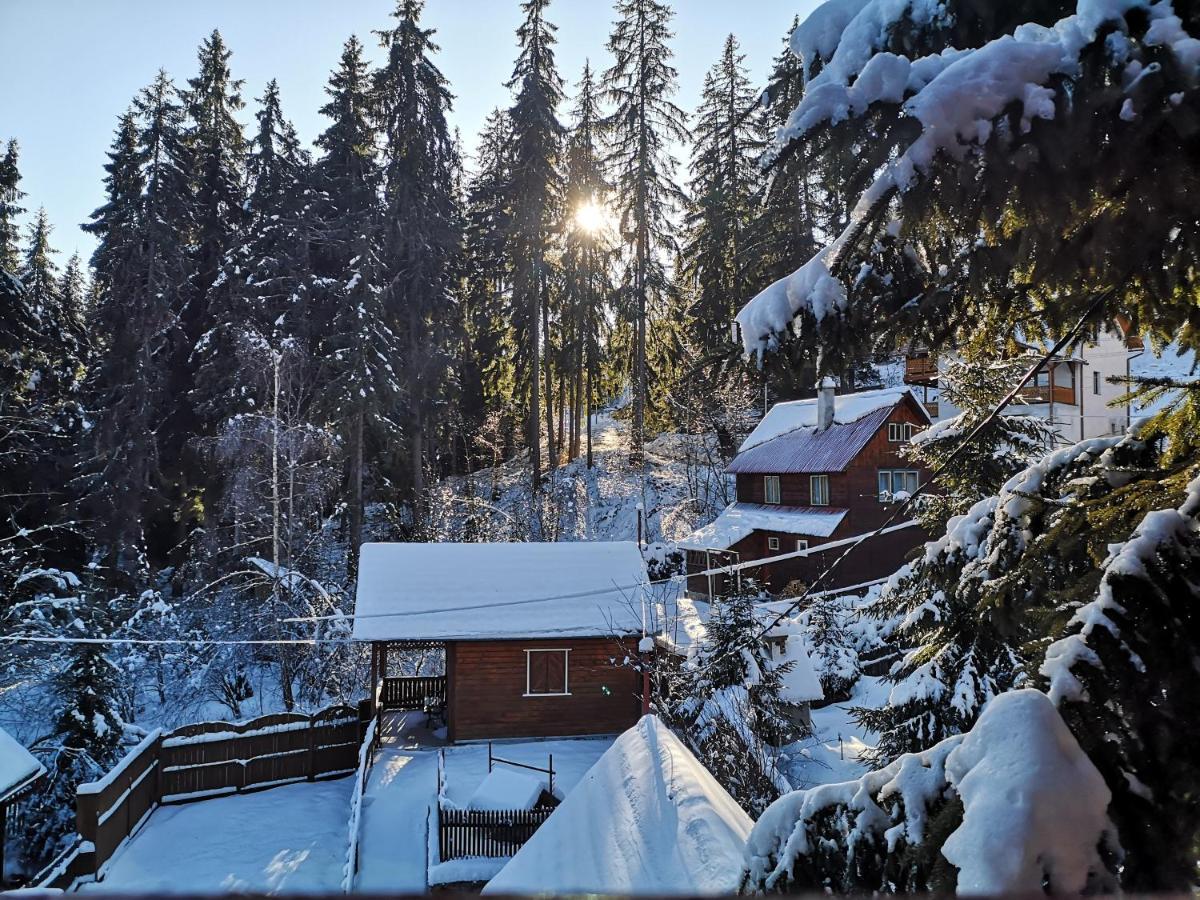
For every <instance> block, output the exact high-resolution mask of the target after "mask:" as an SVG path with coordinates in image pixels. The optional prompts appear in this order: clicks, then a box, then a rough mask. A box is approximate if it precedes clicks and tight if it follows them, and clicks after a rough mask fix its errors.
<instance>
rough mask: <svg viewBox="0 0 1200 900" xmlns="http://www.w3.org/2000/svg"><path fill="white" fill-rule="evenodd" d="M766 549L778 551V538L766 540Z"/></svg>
mask: <svg viewBox="0 0 1200 900" xmlns="http://www.w3.org/2000/svg"><path fill="white" fill-rule="evenodd" d="M767 549H768V550H778V549H779V538H777V537H769V538H767Z"/></svg>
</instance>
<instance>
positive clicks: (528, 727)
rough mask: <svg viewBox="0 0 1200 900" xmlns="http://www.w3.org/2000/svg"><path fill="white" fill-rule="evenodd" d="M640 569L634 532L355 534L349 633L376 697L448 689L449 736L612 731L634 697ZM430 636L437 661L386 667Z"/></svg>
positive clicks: (400, 700)
mask: <svg viewBox="0 0 1200 900" xmlns="http://www.w3.org/2000/svg"><path fill="white" fill-rule="evenodd" d="M645 582H646V569H645V564H644V562H643V560H642V555H641V551H640V550H639V549H638V546H637V544H635V543H633V542H613V543H600V542H570V543H504V544H453V543H436V544H415V543H402V544H401V543H397V544H364V545H363V547H362V553H361V556H360V560H359V570H358V594H357V600H356V605H355V613H354V638H355V639H356V640H360V641H368V642H370V643H371V646H372V655H371V658H372V674H371V681H372V684H373V685H376V686H377V697H378V699H379V701H380V702H381V703H383V704H384V705H385V706H386V705H388V704H392V705H396V706H400V705H404V704H406V703H409V702H411V701H413V700H414V699H417V700H419V699H420V698H414V697H409V696H406V695H407V694H412V693H413V692H414V691H422V692H426V693H429V694H433V695H440V696H441V697H444V700H445V719H446V728H447V737H448V738H449V740H451V741H471V740H490V739H500V738H529V737H563V736H573V735H592V734H615V733H618V732H621V731H624V730H625V729H627V728H629V727H630V726H631V725H633V724H634V722H636V721H637V718H638V715H639V713H640V711H641V678H640V676H639V675H638V673H637V672H636V671H635V669H634V668H633V667H632V666H630V665H629V664H628V660H629V658H630V657H631V656H635V655H636V653H637V647H638V642H639V639H640V637H641V635H642V623H643V622H644V621H646V613H645V611H644V610H643V603H644V602H646V596H645ZM431 646H432V647H441V648H444V649H445V671H444V672H443V673H442V674H441V675H436V676H431V677H425V678H424V679H413V678H402V677H399V676H398V673H396V674H394V673H390V672H389V671H388V668H387V665H388V664H387V660H388V658H389V655H390V654H389V652H388V651H389V649H392V648H405V647H408V648H411V647H431Z"/></svg>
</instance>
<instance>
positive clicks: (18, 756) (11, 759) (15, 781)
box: [0, 728, 45, 799]
mask: <svg viewBox="0 0 1200 900" xmlns="http://www.w3.org/2000/svg"><path fill="white" fill-rule="evenodd" d="M44 771H45V767H44V766H43V765H42V764H41V763H40V762H38V761H37V758H36V757H34V755H33V754H32V753H30V752H29V751H28V750H26V749H25V747H24V745H23V744H21V742H20V741H18V740H17V739H16V738H14V737H13V736H12V735H11V734H9V733H8V732H7V731H5V730H4V729H3V728H0V799H2V798H6V797H7V796H8V795H9V794H10V793H11V792H12V790H13V789H14V788H19V787H21V786H23V785H24V784H25V783H26V782H28V781H29V779H31V778H33V777H34V776H36V775H40V774H41V773H42V772H44Z"/></svg>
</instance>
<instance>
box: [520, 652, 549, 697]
mask: <svg viewBox="0 0 1200 900" xmlns="http://www.w3.org/2000/svg"><path fill="white" fill-rule="evenodd" d="M526 655H527V656H528V657H529V693H531V694H546V693H549V690H550V688H549V684H550V668H549V665H548V663H547V662H546V657H547V656H549V655H550V654H548V653H536V652H531V653H528V654H526Z"/></svg>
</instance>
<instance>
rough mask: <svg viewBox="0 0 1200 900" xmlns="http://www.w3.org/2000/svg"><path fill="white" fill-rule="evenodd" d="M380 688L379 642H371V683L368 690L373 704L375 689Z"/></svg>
mask: <svg viewBox="0 0 1200 900" xmlns="http://www.w3.org/2000/svg"><path fill="white" fill-rule="evenodd" d="M378 686H379V642H378V641H371V683H370V685H369V686H368V689H369V691H370V694H371V702H372V703H374V702H375V688H376V687H378Z"/></svg>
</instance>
